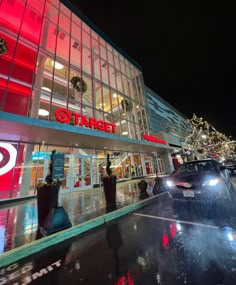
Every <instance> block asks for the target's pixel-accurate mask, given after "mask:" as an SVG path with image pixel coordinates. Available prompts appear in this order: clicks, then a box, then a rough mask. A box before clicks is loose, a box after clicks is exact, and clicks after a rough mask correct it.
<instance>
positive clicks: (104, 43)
mask: <svg viewBox="0 0 236 285" xmlns="http://www.w3.org/2000/svg"><path fill="white" fill-rule="evenodd" d="M99 42H100V43H101V44H102V45H103V46H104V47H105V46H106V42H105V41H104V39H103V38H101V37H100V38H99Z"/></svg>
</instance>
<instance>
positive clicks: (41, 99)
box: [0, 0, 172, 200]
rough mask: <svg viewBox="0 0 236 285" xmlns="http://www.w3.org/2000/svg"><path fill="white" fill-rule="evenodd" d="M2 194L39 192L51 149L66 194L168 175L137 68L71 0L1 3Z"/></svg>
mask: <svg viewBox="0 0 236 285" xmlns="http://www.w3.org/2000/svg"><path fill="white" fill-rule="evenodd" d="M0 48H1V49H0V199H1V200H3V199H12V198H17V197H28V196H31V195H35V189H36V185H37V183H39V182H41V181H43V180H44V179H45V177H46V175H47V172H48V163H49V160H50V154H51V151H52V150H54V149H56V151H58V152H60V153H63V154H64V155H65V169H64V173H65V177H64V179H63V181H62V188H61V191H62V192H71V191H79V190H80V189H87V188H88V189H89V188H92V187H95V186H97V185H100V183H101V176H102V174H103V173H104V169H105V165H106V161H105V159H106V154H107V153H110V156H111V162H112V168H113V172H114V173H115V174H116V175H117V177H118V179H120V180H121V179H129V178H130V177H141V176H146V175H153V174H155V173H156V172H158V173H165V164H166V163H169V153H171V152H172V148H171V147H169V145H168V144H167V143H166V141H164V140H161V139H159V138H157V137H154V136H151V135H150V129H149V122H148V117H147V102H146V97H145V92H144V82H143V75H142V69H141V67H140V66H139V65H138V64H137V63H136V62H135V61H133V60H132V59H131V58H129V56H127V55H126V54H125V53H124V52H123V51H121V50H120V49H119V48H118V47H117V46H115V45H114V44H113V43H112V42H111V40H110V39H108V38H106V36H105V35H104V34H103V33H102V32H101V31H99V29H98V28H97V27H95V26H94V25H93V24H92V23H90V22H89V21H88V20H87V18H85V17H84V16H83V15H82V14H81V13H80V12H79V11H78V10H77V9H76V8H75V7H74V6H73V5H72V4H71V3H70V2H68V1H65V0H63V1H59V0H41V1H38V0H2V1H0Z"/></svg>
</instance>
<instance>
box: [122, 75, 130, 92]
mask: <svg viewBox="0 0 236 285" xmlns="http://www.w3.org/2000/svg"><path fill="white" fill-rule="evenodd" d="M122 80H123V86H124V94H126V95H128V94H129V80H128V78H127V77H126V76H124V75H122Z"/></svg>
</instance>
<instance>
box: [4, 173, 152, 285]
mask: <svg viewBox="0 0 236 285" xmlns="http://www.w3.org/2000/svg"><path fill="white" fill-rule="evenodd" d="M145 179H146V180H147V181H148V182H149V183H150V185H149V188H148V190H151V189H152V187H153V182H154V178H153V177H150V178H145ZM139 181H140V179H137V180H129V181H126V182H121V183H117V208H122V207H125V206H127V205H130V204H133V203H136V202H138V201H139V200H140V199H143V198H146V197H142V196H141V195H140V191H139V189H138V185H137V184H138V182H139ZM149 195H150V196H151V195H152V193H151V191H149ZM59 200H60V205H61V206H63V208H64V209H65V211H66V213H67V214H68V216H69V219H70V221H71V223H72V226H75V225H78V224H81V223H83V222H86V221H88V220H91V219H93V218H96V217H98V216H102V215H104V214H105V213H106V203H105V197H104V192H103V188H94V189H87V190H80V191H76V192H69V193H64V194H61V195H60V198H59ZM37 228H38V213H37V201H36V199H33V200H28V201H25V202H20V203H17V204H16V205H8V206H0V254H1V253H3V252H6V251H9V250H11V249H13V248H16V247H19V246H22V245H24V244H28V243H30V242H32V241H34V240H35V239H36V234H37ZM0 259H1V255H0ZM0 284H1V283H0Z"/></svg>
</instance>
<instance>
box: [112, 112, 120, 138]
mask: <svg viewBox="0 0 236 285" xmlns="http://www.w3.org/2000/svg"><path fill="white" fill-rule="evenodd" d="M113 123H114V124H115V125H116V135H121V130H122V128H121V120H120V118H119V117H116V116H113Z"/></svg>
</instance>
